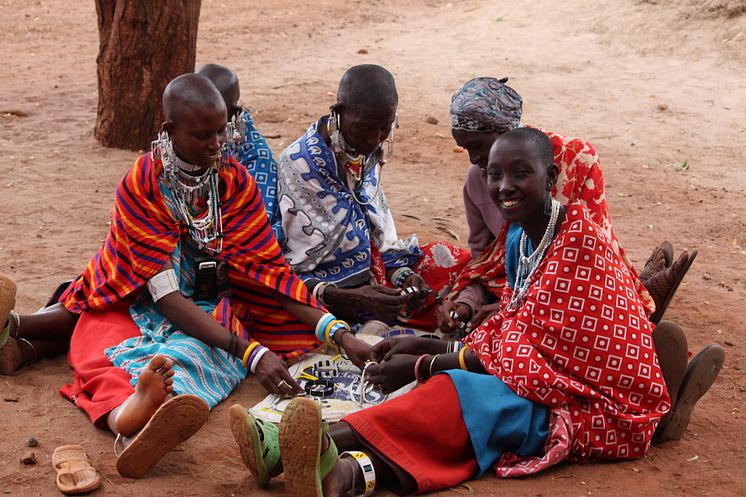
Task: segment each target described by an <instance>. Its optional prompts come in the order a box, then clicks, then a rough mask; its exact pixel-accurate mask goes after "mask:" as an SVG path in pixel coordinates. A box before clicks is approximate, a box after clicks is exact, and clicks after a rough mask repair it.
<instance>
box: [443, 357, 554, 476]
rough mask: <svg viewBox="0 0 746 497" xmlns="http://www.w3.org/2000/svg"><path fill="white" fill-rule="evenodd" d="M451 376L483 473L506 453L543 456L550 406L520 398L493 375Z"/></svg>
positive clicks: (453, 372)
mask: <svg viewBox="0 0 746 497" xmlns="http://www.w3.org/2000/svg"><path fill="white" fill-rule="evenodd" d="M443 373H444V374H447V375H448V376H450V377H451V381H453V386H454V387H455V388H456V392H457V393H458V398H459V402H460V403H461V414H462V416H463V419H464V424H465V425H466V429H467V431H468V432H469V438H470V439H471V445H472V447H473V448H474V455H475V456H476V458H477V462H478V463H479V475H477V476H481V475H483V474H484V473H485V472H486V471H487V470H488V469H490V468H492V467H493V466H494V465H495V463H496V462H497V461H498V460H499V459H500V457H502V455H503V454H505V453H513V454H516V455H518V456H522V457H528V456H539V455H542V454H543V453H544V450H543V449H544V442H545V441H546V438H547V435H548V433H549V409H548V408H547V407H546V406H543V405H541V404H536V403H534V402H532V401H530V400H527V399H524V398H523V397H519V396H518V395H517V394H516V393H515V392H513V391H512V390H511V389H510V388H509V387H508V386H507V385H506V384H505V383H503V381H502V380H501V379H499V378H498V377H496V376H492V375H490V374H478V373H471V372H469V371H462V370H460V369H454V370H450V371H444V372H443Z"/></svg>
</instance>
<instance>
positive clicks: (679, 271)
mask: <svg viewBox="0 0 746 497" xmlns="http://www.w3.org/2000/svg"><path fill="white" fill-rule="evenodd" d="M684 256H686V260H685V261H684V262H683V263H682V264H681V265H680V266H678V267H677V264H678V263H679V261H678V260H677V261H676V262H674V263H673V264H672V266H671V267H670V268H666V272H668V271H671V272H672V273H673V271H674V270H676V272H675V273H673V275H672V276H671V278H672V280H671V281H669V282H666V281H660V282H659V281H654V282H652V283H651V287H654V286H660V285H664V284H666V285H670V287H669V289H668V292H667V293H666V295H665V297H664V298H663V302H661V304H660V305H656V309H655V312H654V313H653V314H652V315H651V316H650V322H651V323H653V324H658V323H659V322H660V320H661V319H663V314H665V312H666V309H668V305H669V304H670V303H671V299H673V296H674V295H675V294H676V290H678V288H679V285H680V284H681V282H682V281H683V280H684V276H686V273H687V271H689V268H690V267H691V266H692V263H693V262H694V259H696V258H697V251H696V250H692V252H691V254H687V252H686V251H685V252H683V253H682V255H680V256H679V258H681V257H684ZM661 276H663V275H661ZM650 290H651V288H648V291H650Z"/></svg>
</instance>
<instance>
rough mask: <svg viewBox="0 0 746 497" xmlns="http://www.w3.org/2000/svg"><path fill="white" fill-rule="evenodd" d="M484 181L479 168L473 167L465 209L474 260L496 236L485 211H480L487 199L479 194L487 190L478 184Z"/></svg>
mask: <svg viewBox="0 0 746 497" xmlns="http://www.w3.org/2000/svg"><path fill="white" fill-rule="evenodd" d="M483 181H484V179H483V178H482V175H481V172H480V170H479V167H477V166H472V167H471V168H470V169H469V172H468V173H467V175H466V181H465V182H464V209H465V211H466V223H467V225H468V226H469V248H470V249H471V256H472V258H474V259H476V258H477V257H479V256H480V255H481V253H482V252H483V251H484V249H486V248H487V247H488V246H489V244H490V243H492V240H494V239H495V235H494V234H493V233H492V231H491V230H490V228H489V226H488V225H487V222H486V220H485V219H484V215H483V209H480V206H483V204H484V203H485V199H484V198H483V197H484V195H479V194H480V193H484V192H482V191H481V190H485V188H484V187H483V186H482V185H479V184H478V182H483ZM475 187H476V188H475ZM479 187H481V188H479ZM475 194H476V195H475ZM475 197H476V198H475ZM487 201H488V202H491V199H489V197H488V198H487ZM495 209H496V207H495Z"/></svg>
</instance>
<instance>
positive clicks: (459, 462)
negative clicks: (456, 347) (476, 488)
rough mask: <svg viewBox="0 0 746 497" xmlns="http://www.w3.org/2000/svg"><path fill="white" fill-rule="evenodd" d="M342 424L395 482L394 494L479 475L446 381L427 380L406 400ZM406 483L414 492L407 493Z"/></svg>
mask: <svg viewBox="0 0 746 497" xmlns="http://www.w3.org/2000/svg"><path fill="white" fill-rule="evenodd" d="M434 413H437V415H434ZM342 421H344V422H346V423H347V424H349V425H350V426H351V427H352V429H353V430H354V431H355V432H356V433H357V435H358V436H359V438H361V439H362V440H361V441H362V442H363V443H364V445H366V448H367V449H368V450H370V451H371V452H373V453H374V454H376V455H378V456H379V457H381V458H382V459H383V460H384V461H386V462H387V464H388V465H389V466H390V467H391V469H392V470H393V471H394V473H395V475H396V476H397V479H398V480H399V488H396V491H397V493H402V494H411V493H415V492H416V493H418V494H419V493H424V492H432V491H435V490H440V489H444V488H450V487H453V486H454V485H458V484H460V483H463V482H465V481H467V480H470V479H471V478H473V477H474V476H475V475H477V474H478V473H479V465H478V463H477V460H476V456H475V455H474V449H472V446H471V440H470V438H469V432H468V431H467V429H466V425H465V424H464V421H463V418H462V415H461V404H460V402H459V399H458V394H457V392H456V388H455V387H454V386H453V382H452V381H451V378H450V377H449V376H448V375H445V374H439V375H436V376H433V377H432V378H431V379H430V380H428V382H427V383H425V384H424V385H421V386H420V387H418V388H416V389H414V390H413V391H411V392H409V393H408V394H406V395H403V396H401V397H397V398H395V399H391V400H388V401H386V402H384V403H383V404H380V405H377V406H375V407H371V408H368V409H364V410H362V411H359V412H356V413H354V414H350V415H349V416H346V417H345V418H344V419H342ZM392 463H393V464H392ZM402 470H403V471H404V472H406V475H404V474H402ZM407 476H408V477H407ZM412 480H414V482H416V483H415V484H416V488H409V487H412V486H413V485H412Z"/></svg>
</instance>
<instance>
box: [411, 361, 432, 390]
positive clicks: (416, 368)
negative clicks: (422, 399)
mask: <svg viewBox="0 0 746 497" xmlns="http://www.w3.org/2000/svg"><path fill="white" fill-rule="evenodd" d="M431 357H432V356H431V355H430V354H422V355H421V356H419V357H418V358H417V360H416V361H415V362H414V378H415V379H416V380H417V383H424V382H425V380H426V379H427V378H424V377H423V376H422V375H421V374H420V368H421V367H422V364H423V363H424V362H425V360H429V359H430V358H431Z"/></svg>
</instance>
